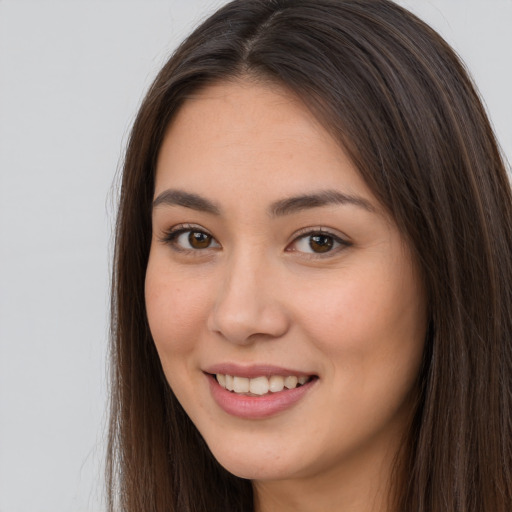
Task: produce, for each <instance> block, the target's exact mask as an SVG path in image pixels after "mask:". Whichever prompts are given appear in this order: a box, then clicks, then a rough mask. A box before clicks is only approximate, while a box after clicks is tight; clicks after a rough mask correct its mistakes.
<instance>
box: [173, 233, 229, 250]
mask: <svg viewBox="0 0 512 512" xmlns="http://www.w3.org/2000/svg"><path fill="white" fill-rule="evenodd" d="M163 241H164V242H165V243H168V244H170V245H171V246H172V247H173V249H176V250H178V251H200V250H204V249H214V248H215V249H216V248H219V247H220V244H219V243H218V242H217V240H215V238H213V236H212V235H210V234H209V233H207V232H205V231H202V230H200V229H197V228H191V227H177V228H173V229H171V230H170V231H169V232H168V233H166V235H165V237H164V239H163Z"/></svg>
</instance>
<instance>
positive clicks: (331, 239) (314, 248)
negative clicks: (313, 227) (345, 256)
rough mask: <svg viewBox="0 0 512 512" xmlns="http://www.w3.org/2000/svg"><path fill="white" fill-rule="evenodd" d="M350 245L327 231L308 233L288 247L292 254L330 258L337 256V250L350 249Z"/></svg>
mask: <svg viewBox="0 0 512 512" xmlns="http://www.w3.org/2000/svg"><path fill="white" fill-rule="evenodd" d="M351 245H352V244H351V243H350V242H348V241H346V240H344V239H343V238H340V237H339V236H337V235H335V234H334V233H330V232H328V231H323V230H318V231H310V232H308V233H305V234H303V235H302V236H299V237H298V238H296V239H295V240H294V241H293V243H292V244H290V245H289V246H288V250H289V251H292V252H299V253H304V254H306V255H309V256H312V257H313V256H315V255H316V256H323V255H325V256H326V257H327V256H330V255H331V254H328V253H332V255H334V254H337V253H338V251H339V250H341V249H343V248H346V247H350V246H351Z"/></svg>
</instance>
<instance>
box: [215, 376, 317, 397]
mask: <svg viewBox="0 0 512 512" xmlns="http://www.w3.org/2000/svg"><path fill="white" fill-rule="evenodd" d="M214 377H215V379H216V380H217V382H218V383H219V386H220V387H222V388H224V389H226V390H227V391H231V392H232V393H235V394H238V395H245V396H263V395H268V394H272V393H279V392H281V391H285V390H290V389H295V388H299V387H301V386H303V385H304V384H307V383H308V382H310V381H311V380H313V379H315V378H317V377H316V376H313V375H309V376H306V375H301V376H295V375H287V376H282V375H272V376H270V377H265V376H260V377H255V378H247V377H238V376H236V375H225V374H220V373H217V374H215V375H214Z"/></svg>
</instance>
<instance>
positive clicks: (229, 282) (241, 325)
mask: <svg viewBox="0 0 512 512" xmlns="http://www.w3.org/2000/svg"><path fill="white" fill-rule="evenodd" d="M276 277H277V276H276V269H275V267H274V266H273V265H272V261H271V258H269V257H268V255H266V254H265V251H264V250H257V249H254V247H253V248H252V249H251V248H250V247H245V248H243V249H240V250H239V251H235V252H233V254H232V255H231V257H230V258H227V260H226V262H225V265H224V268H223V271H222V275H221V277H220V283H219V286H218V294H217V297H216V299H215V302H214V307H213V309H212V311H211V315H210V319H209V324H210V329H211V330H213V331H215V332H217V333H219V334H221V335H222V336H223V337H224V338H225V339H227V340H228V341H231V342H233V343H250V342H251V341H252V340H254V339H256V337H257V336H256V335H260V337H267V338H268V337H278V336H280V335H282V334H284V332H286V330H287V327H288V322H287V317H286V311H285V308H284V306H283V304H281V303H280V301H279V297H278V296H277V295H278V291H277V289H276V287H275V283H276Z"/></svg>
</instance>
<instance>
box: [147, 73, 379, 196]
mask: <svg viewBox="0 0 512 512" xmlns="http://www.w3.org/2000/svg"><path fill="white" fill-rule="evenodd" d="M312 184H316V185H317V187H316V188H318V187H322V188H329V189H332V188H339V187H342V188H343V189H344V190H343V192H345V193H351V192H355V191H357V192H358V193H359V194H360V193H361V192H362V191H364V192H365V194H367V195H370V193H369V191H368V190H367V187H366V186H365V184H364V183H363V180H362V178H361V177H360V175H359V172H358V171H357V169H356V168H355V166H354V165H353V164H352V162H351V160H350V159H349V157H348V156H347V154H346V153H345V151H344V150H343V149H342V147H341V146H340V144H339V143H338V142H337V141H336V140H334V138H333V137H332V136H331V135H330V134H329V133H328V132H327V131H326V130H325V129H324V128H323V126H322V125H321V124H320V123H319V122H318V121H317V119H316V118H315V117H314V116H313V115H312V114H311V112H310V111H309V110H308V108H307V107H306V106H305V105H304V104H303V103H302V102H301V101H300V99H298V98H297V97H296V96H295V95H294V94H293V93H291V92H290V91H288V90H287V89H285V88H284V87H281V86H279V85H276V84H270V85H269V84H262V83H256V82H254V81H237V82H222V83H218V84H215V85H211V86H208V87H205V88H203V89H201V90H200V91H198V92H197V93H195V94H194V95H192V96H190V97H189V98H187V100H185V102H184V103H183V105H182V106H181V108H180V109H179V111H178V113H177V115H176V116H175V118H174V119H173V120H172V122H171V123H170V125H169V127H168V129H167V132H166V134H165V137H164V141H163V143H162V146H161V149H160V152H159V158H158V164H157V174H156V189H155V195H158V194H159V193H161V192H162V191H163V190H165V189H166V188H170V187H173V188H176V187H178V188H185V189H188V188H190V187H192V188H194V190H195V191H198V192H201V191H202V192H209V193H212V192H214V191H216V190H221V189H222V187H223V188H224V189H226V188H227V189H229V190H231V191H233V190H236V191H238V192H242V191H243V190H246V189H247V187H249V188H252V189H253V190H256V189H257V188H258V187H264V188H266V189H267V190H269V191H270V192H273V191H276V193H278V192H281V193H280V194H279V195H282V193H284V192H285V191H286V192H287V193H289V194H295V193H303V192H304V189H308V188H311V186H312ZM285 189H286V190H285Z"/></svg>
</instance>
